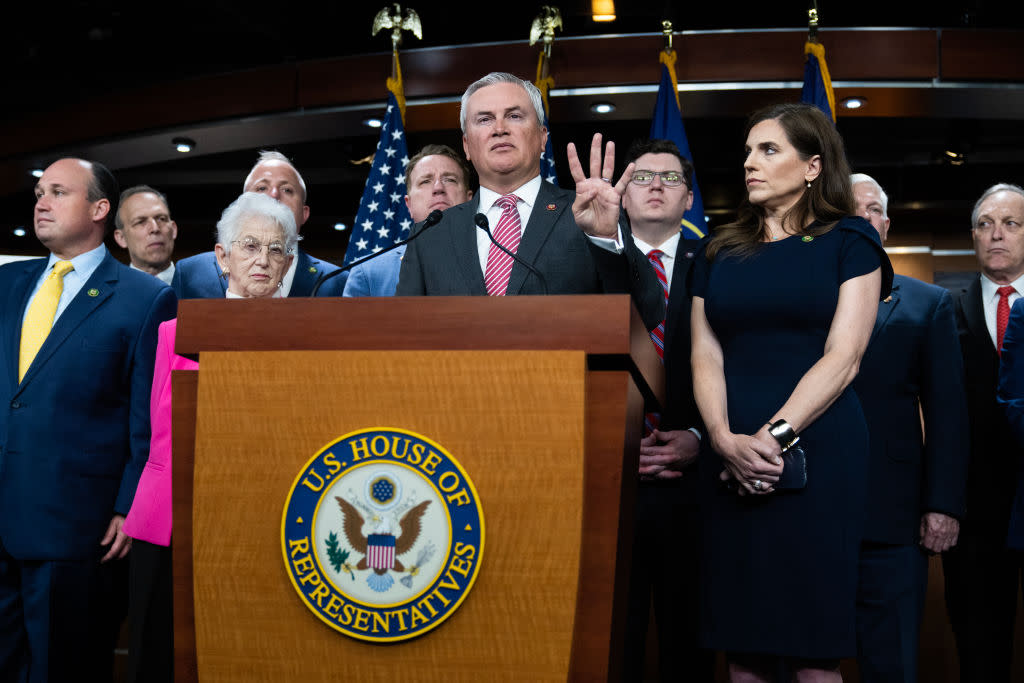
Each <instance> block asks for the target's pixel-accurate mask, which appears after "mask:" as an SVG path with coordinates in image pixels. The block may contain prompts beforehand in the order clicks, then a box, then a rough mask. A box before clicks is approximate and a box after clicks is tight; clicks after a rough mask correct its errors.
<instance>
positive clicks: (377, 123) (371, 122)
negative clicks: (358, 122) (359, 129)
mask: <svg viewBox="0 0 1024 683" xmlns="http://www.w3.org/2000/svg"><path fill="white" fill-rule="evenodd" d="M363 125H364V126H369V127H370V128H380V127H381V126H383V125H384V122H383V121H381V120H380V119H363Z"/></svg>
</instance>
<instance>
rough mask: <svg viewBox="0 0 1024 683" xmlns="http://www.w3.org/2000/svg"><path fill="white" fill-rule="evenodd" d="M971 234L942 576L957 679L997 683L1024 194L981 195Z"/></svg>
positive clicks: (1018, 565) (1002, 670)
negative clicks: (962, 509)
mask: <svg viewBox="0 0 1024 683" xmlns="http://www.w3.org/2000/svg"><path fill="white" fill-rule="evenodd" d="M971 235H972V237H973V239H974V252H975V254H976V255H977V258H978V264H979V265H980V267H981V274H980V276H979V277H978V279H977V280H975V281H974V282H972V283H971V284H970V286H968V287H967V289H966V290H964V291H963V292H962V293H961V294H960V297H959V298H958V299H957V302H956V317H957V328H958V332H959V334H960V348H961V351H962V353H963V359H964V376H965V377H966V378H967V383H966V384H967V414H968V418H969V421H970V444H971V455H970V463H969V465H968V479H967V514H966V516H965V518H964V520H963V522H962V524H961V526H960V539H959V542H958V544H957V545H956V547H954V548H953V549H951V550H950V551H948V552H947V553H945V554H944V555H943V570H944V572H945V575H946V607H947V609H948V610H949V618H950V622H951V623H952V626H953V635H954V636H955V638H956V644H957V652H958V654H959V657H960V680H962V681H992V682H993V683H995V682H1000V681H1009V680H1010V672H1011V663H1012V658H1013V627H1014V621H1015V620H1016V615H1017V604H1018V597H1017V595H1018V591H1019V589H1020V585H1021V579H1022V576H1024V574H1022V570H1024V556H1022V555H1021V551H1020V550H1015V549H1009V548H1007V543H1006V540H1007V527H1008V524H1009V519H1010V510H1011V506H1012V505H1013V499H1014V493H1015V491H1016V487H1017V473H1018V470H1019V468H1020V465H1021V459H1022V458H1024V448H1022V446H1021V444H1020V443H1018V442H1017V440H1016V439H1015V437H1014V434H1013V431H1012V430H1011V428H1010V425H1009V423H1008V421H1007V419H1006V415H1005V413H1004V412H1003V410H1002V408H1001V407H1000V406H999V404H998V403H997V401H996V386H997V380H998V374H999V351H1000V349H1001V348H1002V344H1003V335H1004V334H1005V332H1006V323H1007V320H1008V318H1009V315H1010V307H1011V306H1013V303H1014V302H1015V301H1016V300H1017V299H1018V298H1020V296H1021V294H1022V293H1024V189H1021V188H1020V187H1019V186H1017V185H1009V184H998V185H993V186H992V187H990V188H988V189H987V190H985V192H984V193H983V194H982V195H981V198H980V199H979V200H978V201H977V203H976V204H975V205H974V211H973V212H972V214H971Z"/></svg>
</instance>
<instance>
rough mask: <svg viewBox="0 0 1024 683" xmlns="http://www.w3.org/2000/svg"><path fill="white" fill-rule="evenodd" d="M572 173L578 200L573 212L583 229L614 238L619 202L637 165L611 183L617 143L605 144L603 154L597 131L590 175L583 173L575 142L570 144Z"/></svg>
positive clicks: (599, 135) (592, 144) (617, 224)
mask: <svg viewBox="0 0 1024 683" xmlns="http://www.w3.org/2000/svg"><path fill="white" fill-rule="evenodd" d="M567 153H568V157H569V172H570V173H571V174H572V179H573V180H574V181H575V182H576V201H574V202H573V204H572V215H573V217H574V218H575V219H576V225H578V226H580V228H581V229H582V230H583V232H585V233H587V234H588V235H592V236H594V237H607V238H611V239H615V237H616V236H617V235H618V234H619V205H620V203H621V201H622V195H623V194H624V193H625V192H626V185H627V184H628V183H629V179H630V178H631V177H632V175H633V169H634V167H635V166H634V164H630V165H629V166H627V167H626V170H625V172H624V173H623V174H622V176H621V177H620V178H619V181H618V182H617V183H614V184H613V183H612V173H614V172H615V143H614V142H609V143H608V144H607V145H606V146H605V152H604V156H603V158H602V155H601V134H600V133H595V134H594V139H593V141H592V142H591V144H590V177H587V175H586V174H585V173H584V172H583V165H582V164H581V163H580V158H579V155H578V154H577V153H576V145H574V144H573V143H571V142H570V143H569V146H568V149H567Z"/></svg>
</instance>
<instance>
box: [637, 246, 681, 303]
mask: <svg viewBox="0 0 1024 683" xmlns="http://www.w3.org/2000/svg"><path fill="white" fill-rule="evenodd" d="M681 237H682V233H678V232H677V233H675V234H673V235H672V236H671V237H669V238H668V239H667V240H665V241H664V242H662V243H661V246H660V247H654V246H651V245H650V244H648V243H647V242H644V241H643V240H642V239H640V238H639V237H637V236H636V233H633V242H635V243H636V248H637V249H639V250H640V251H642V252H643V253H644V256H647V255H648V254H650V253H651V252H652V251H654V250H655V249H659V250H661V252H662V256H661V264H662V265H663V266H665V279H666V280H667V282H668V291H670V292H671V291H672V271H674V270H675V269H676V268H675V265H676V250H677V249H679V240H680V238H681Z"/></svg>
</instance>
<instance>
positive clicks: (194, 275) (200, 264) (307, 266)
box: [171, 249, 348, 299]
mask: <svg viewBox="0 0 1024 683" xmlns="http://www.w3.org/2000/svg"><path fill="white" fill-rule="evenodd" d="M295 258H296V259H297V260H298V264H296V266H295V279H294V280H292V289H291V291H290V292H288V296H289V297H307V296H309V295H310V294H312V293H313V287H314V285H316V280H317V278H318V277H320V276H321V275H323V274H326V273H331V272H333V271H335V270H337V269H338V266H336V265H334V264H333V263H328V262H327V261H320V260H319V259H315V258H313V257H312V256H310V255H309V254H307V253H306V252H304V251H302V250H301V249H299V250H298V253H297V254H296V255H295ZM347 277H348V275H347V274H346V273H342V274H341V275H338V276H336V277H333V278H331V279H330V280H328V281H327V282H325V283H324V286H323V287H321V288H320V291H319V292H318V293H317V296H341V293H342V292H343V291H344V289H345V280H346V278H347ZM171 288H172V289H174V293H175V294H176V295H177V296H178V299H223V298H224V293H225V292H227V291H228V281H227V280H226V279H225V278H222V277H221V276H220V266H218V265H217V256H216V255H215V254H214V253H213V252H212V251H206V252H203V253H202V254H196V255H195V256H189V257H188V258H186V259H182V260H181V261H178V262H177V263H176V264H175V266H174V279H173V280H172V281H171Z"/></svg>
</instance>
